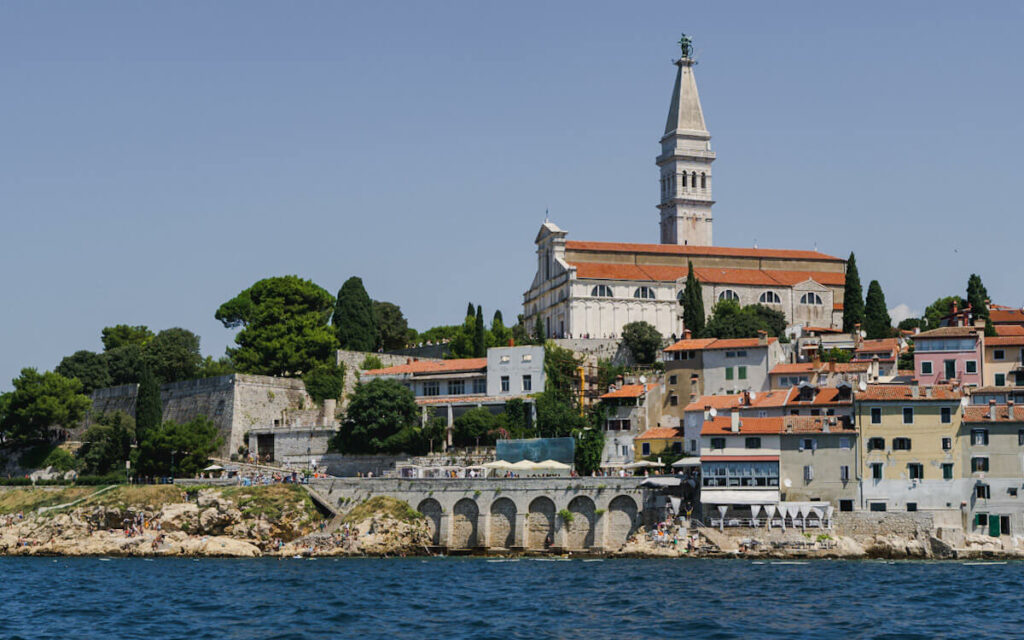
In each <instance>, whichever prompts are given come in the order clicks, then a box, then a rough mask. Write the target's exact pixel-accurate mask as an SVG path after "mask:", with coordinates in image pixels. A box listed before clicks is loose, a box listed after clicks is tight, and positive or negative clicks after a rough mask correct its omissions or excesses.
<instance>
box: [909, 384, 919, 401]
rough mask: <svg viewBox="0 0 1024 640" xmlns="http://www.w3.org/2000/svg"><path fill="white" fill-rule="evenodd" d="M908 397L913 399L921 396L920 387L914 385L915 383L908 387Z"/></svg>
mask: <svg viewBox="0 0 1024 640" xmlns="http://www.w3.org/2000/svg"><path fill="white" fill-rule="evenodd" d="M910 397H911V398H915V399H916V398H920V397H921V387H920V386H918V385H916V384H915V385H911V387H910Z"/></svg>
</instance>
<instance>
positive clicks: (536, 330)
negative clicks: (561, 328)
mask: <svg viewBox="0 0 1024 640" xmlns="http://www.w3.org/2000/svg"><path fill="white" fill-rule="evenodd" d="M533 341H534V343H536V344H544V325H543V324H542V323H541V321H540V316H537V321H536V322H534V323H533Z"/></svg>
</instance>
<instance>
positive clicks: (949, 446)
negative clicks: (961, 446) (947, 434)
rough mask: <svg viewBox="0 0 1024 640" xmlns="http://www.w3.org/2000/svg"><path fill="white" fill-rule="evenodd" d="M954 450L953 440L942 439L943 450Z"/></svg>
mask: <svg viewBox="0 0 1024 640" xmlns="http://www.w3.org/2000/svg"><path fill="white" fill-rule="evenodd" d="M952 448H953V438H943V439H942V450H943V451H949V450H950V449H952Z"/></svg>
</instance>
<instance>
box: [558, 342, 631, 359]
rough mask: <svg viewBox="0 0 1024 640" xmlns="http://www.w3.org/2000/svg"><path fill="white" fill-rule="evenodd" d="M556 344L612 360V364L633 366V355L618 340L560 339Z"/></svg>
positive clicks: (598, 357) (577, 351)
mask: <svg viewBox="0 0 1024 640" xmlns="http://www.w3.org/2000/svg"><path fill="white" fill-rule="evenodd" d="M554 342H555V344H557V345H558V346H560V347H562V348H563V349H569V350H571V351H575V352H576V353H581V354H584V355H588V356H594V357H595V358H597V359H598V360H611V361H612V364H618V365H633V364H635V362H634V361H633V354H631V353H630V352H629V349H627V348H626V346H625V345H624V344H622V340H620V339H618V338H558V339H556V340H555V341H554Z"/></svg>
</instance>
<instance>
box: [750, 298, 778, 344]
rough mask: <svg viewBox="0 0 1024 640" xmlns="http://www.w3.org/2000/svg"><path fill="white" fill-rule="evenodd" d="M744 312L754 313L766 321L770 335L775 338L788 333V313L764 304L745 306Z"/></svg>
mask: <svg viewBox="0 0 1024 640" xmlns="http://www.w3.org/2000/svg"><path fill="white" fill-rule="evenodd" d="M743 312H744V313H750V314H753V315H754V316H755V317H757V318H759V319H761V320H762V321H764V324H765V326H766V327H767V329H765V331H767V332H768V335H770V336H772V337H773V338H781V337H783V336H785V335H786V314H784V313H782V312H781V311H779V310H778V309H772V308H771V307H766V306H765V305H763V304H751V305H747V306H745V307H743Z"/></svg>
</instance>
